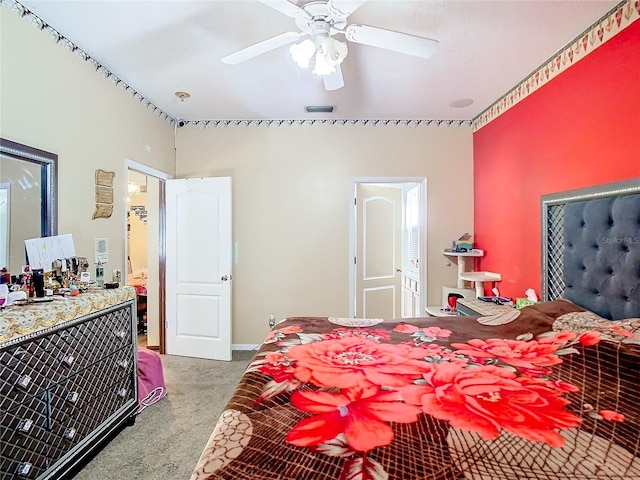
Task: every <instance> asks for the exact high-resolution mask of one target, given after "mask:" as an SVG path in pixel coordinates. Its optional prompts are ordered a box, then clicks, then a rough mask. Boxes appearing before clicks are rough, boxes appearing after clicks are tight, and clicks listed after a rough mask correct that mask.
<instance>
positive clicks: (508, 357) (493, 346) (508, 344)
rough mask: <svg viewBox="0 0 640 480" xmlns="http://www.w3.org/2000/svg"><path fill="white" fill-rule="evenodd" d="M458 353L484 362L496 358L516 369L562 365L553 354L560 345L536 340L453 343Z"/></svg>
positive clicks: (491, 340) (492, 339)
mask: <svg viewBox="0 0 640 480" xmlns="http://www.w3.org/2000/svg"><path fill="white" fill-rule="evenodd" d="M451 346H452V347H453V348H456V349H457V350H456V353H457V354H459V355H466V356H467V357H470V358H473V359H476V360H478V361H483V360H485V359H490V358H496V359H499V360H502V361H503V362H504V363H506V364H508V365H511V366H514V367H516V368H523V369H531V370H534V371H535V370H537V369H536V367H549V366H551V365H556V364H558V363H562V360H561V359H560V358H559V357H558V356H556V355H554V354H553V353H554V352H555V351H556V350H558V347H559V346H560V345H557V344H552V343H542V342H538V341H536V340H531V341H528V342H523V341H520V340H500V339H498V338H490V339H488V340H486V341H484V340H478V339H473V340H469V342H468V344H464V343H452V344H451Z"/></svg>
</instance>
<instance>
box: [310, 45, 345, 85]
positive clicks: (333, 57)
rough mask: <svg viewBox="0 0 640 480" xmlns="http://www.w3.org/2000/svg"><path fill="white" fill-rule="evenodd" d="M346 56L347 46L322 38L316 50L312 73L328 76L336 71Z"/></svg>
mask: <svg viewBox="0 0 640 480" xmlns="http://www.w3.org/2000/svg"><path fill="white" fill-rule="evenodd" d="M346 56H347V44H346V43H344V42H341V41H339V40H336V39H335V38H333V37H326V38H323V39H322V41H320V42H319V44H318V46H317V48H316V62H315V67H314V69H313V73H315V74H316V75H321V76H322V75H329V74H331V73H333V72H335V71H336V65H340V64H341V63H342V61H343V60H344V59H345V57H346Z"/></svg>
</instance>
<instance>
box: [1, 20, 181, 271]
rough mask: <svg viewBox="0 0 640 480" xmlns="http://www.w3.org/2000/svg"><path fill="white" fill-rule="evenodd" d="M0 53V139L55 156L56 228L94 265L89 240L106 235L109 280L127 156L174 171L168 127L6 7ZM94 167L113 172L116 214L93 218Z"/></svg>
mask: <svg viewBox="0 0 640 480" xmlns="http://www.w3.org/2000/svg"><path fill="white" fill-rule="evenodd" d="M0 55H1V56H0V62H1V70H0V102H1V103H0V136H2V137H3V138H6V139H9V140H13V141H16V142H19V143H23V144H27V145H30V146H32V147H36V148H40V149H43V150H47V151H50V152H53V153H56V154H57V155H58V162H59V163H58V191H59V198H58V200H59V208H58V218H59V222H58V233H60V234H64V233H71V234H73V239H74V244H75V248H76V253H77V254H78V255H85V256H87V257H88V258H89V259H90V261H91V262H93V258H94V255H93V249H94V244H93V242H94V238H96V237H98V238H101V237H107V238H108V239H109V250H110V251H109V263H108V264H107V265H106V268H105V275H106V278H111V270H112V269H114V268H120V269H121V270H122V271H123V272H126V268H125V263H124V245H125V240H126V237H125V216H126V176H125V170H124V165H125V158H129V159H131V160H134V161H137V162H139V163H143V164H146V165H149V166H151V167H153V168H155V169H157V170H161V171H164V172H167V173H173V170H174V161H175V154H174V148H173V140H174V139H173V129H172V128H171V127H170V126H169V125H168V124H167V123H165V122H164V121H163V120H162V119H160V118H159V117H158V116H156V115H155V114H154V113H153V112H151V111H150V110H148V109H147V108H146V107H144V106H143V105H142V104H140V103H139V102H137V101H136V100H135V99H133V97H131V96H130V95H129V94H128V93H126V92H125V91H124V90H122V89H121V88H119V87H116V86H114V85H113V84H112V82H111V81H110V80H108V79H105V78H103V77H102V76H100V75H98V74H97V73H96V72H95V69H94V68H93V67H92V66H91V65H90V64H89V63H88V62H85V61H83V60H81V59H79V58H78V57H76V56H75V55H74V54H72V53H70V52H68V51H67V50H65V49H64V48H62V47H61V46H59V45H57V44H56V43H55V42H54V41H53V40H52V39H51V37H49V36H48V35H47V34H45V33H44V32H40V31H38V30H37V29H36V28H34V27H33V26H31V25H29V24H28V23H27V22H26V21H24V20H22V19H21V18H19V17H18V16H17V15H15V14H14V13H13V12H11V11H10V10H8V9H7V8H4V7H2V8H0ZM168 94H172V93H171V92H168ZM145 145H149V146H150V147H151V153H150V154H148V153H146V152H145ZM98 168H100V169H103V170H107V171H113V172H115V174H116V176H115V179H114V196H115V203H114V212H113V215H112V216H111V218H109V219H97V220H91V216H92V214H93V211H94V207H95V203H94V178H95V177H94V175H95V170H96V169H98ZM34 214H35V213H34Z"/></svg>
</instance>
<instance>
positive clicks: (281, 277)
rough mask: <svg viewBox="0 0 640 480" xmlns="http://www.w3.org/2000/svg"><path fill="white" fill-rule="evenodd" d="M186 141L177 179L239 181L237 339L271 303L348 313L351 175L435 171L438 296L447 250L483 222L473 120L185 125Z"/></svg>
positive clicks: (255, 338) (430, 178)
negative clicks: (476, 190) (477, 207)
mask: <svg viewBox="0 0 640 480" xmlns="http://www.w3.org/2000/svg"><path fill="white" fill-rule="evenodd" d="M176 145H177V176H178V177H180V178H188V177H196V176H231V177H232V179H233V180H232V182H233V183H232V185H233V241H234V243H235V244H236V247H237V263H236V264H235V265H234V271H233V309H232V311H233V342H234V343H236V344H244V343H249V344H250V343H259V342H261V341H262V340H263V339H264V336H265V334H266V332H267V331H268V326H267V320H268V317H269V314H270V313H274V314H275V315H276V317H277V318H284V317H287V316H295V315H307V316H308V315H312V316H313V315H318V316H325V315H330V316H347V315H348V313H349V281H348V274H349V264H348V262H349V258H348V257H349V206H350V204H351V199H350V192H349V189H350V179H351V178H352V177H427V197H428V198H427V202H428V206H427V208H428V213H427V215H428V242H427V256H428V258H427V262H428V301H429V303H431V304H434V303H435V304H439V303H440V299H441V290H440V287H441V286H442V285H455V284H456V266H455V264H453V265H447V263H448V262H447V259H446V258H445V257H444V256H443V255H442V254H441V252H442V249H443V248H445V247H447V246H449V245H450V244H451V240H452V239H454V238H458V237H459V236H460V235H461V234H462V233H463V232H467V231H471V229H472V228H473V180H472V179H473V162H472V134H471V128H470V127H444V126H442V127H435V126H434V127H417V128H412V127H406V126H385V127H374V126H362V125H355V126H354V125H350V126H336V125H294V126H289V127H255V126H254V127H227V128H210V129H199V128H196V127H191V126H186V127H183V128H181V129H179V130H178V134H177V139H176ZM168 228H170V226H168Z"/></svg>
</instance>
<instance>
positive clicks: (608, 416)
mask: <svg viewBox="0 0 640 480" xmlns="http://www.w3.org/2000/svg"><path fill="white" fill-rule="evenodd" d="M600 416H601V417H602V418H604V419H605V420H611V421H613V422H624V415H623V414H621V413H618V412H615V411H613V410H600Z"/></svg>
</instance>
